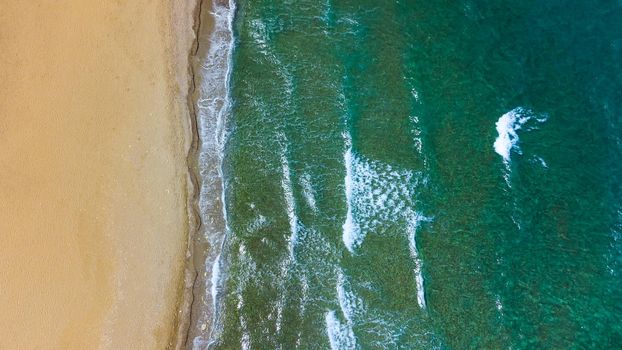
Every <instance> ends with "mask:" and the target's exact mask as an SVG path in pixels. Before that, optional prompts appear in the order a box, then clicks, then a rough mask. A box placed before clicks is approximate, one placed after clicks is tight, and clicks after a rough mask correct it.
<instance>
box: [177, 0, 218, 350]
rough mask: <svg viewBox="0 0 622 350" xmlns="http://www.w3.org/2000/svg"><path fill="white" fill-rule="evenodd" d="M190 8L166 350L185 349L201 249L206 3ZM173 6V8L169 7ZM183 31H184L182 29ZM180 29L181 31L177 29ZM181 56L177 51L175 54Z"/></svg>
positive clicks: (196, 0)
mask: <svg viewBox="0 0 622 350" xmlns="http://www.w3.org/2000/svg"><path fill="white" fill-rule="evenodd" d="M187 6H189V7H191V8H192V13H191V14H188V13H185V14H182V15H186V16H191V17H190V18H192V27H191V30H192V34H191V35H183V34H181V33H178V34H179V35H178V36H179V37H180V38H187V39H191V40H189V42H187V43H186V45H185V47H184V49H185V52H186V57H185V59H184V61H182V62H183V64H180V68H182V67H184V68H185V71H183V72H182V71H180V72H178V73H177V75H176V76H177V77H178V78H179V79H181V80H182V81H180V84H179V87H180V91H179V93H180V97H181V98H185V101H184V103H180V105H183V108H184V109H185V110H184V115H185V116H186V118H185V131H186V145H185V147H186V148H185V149H186V151H187V153H186V163H187V166H188V174H187V182H186V184H187V198H186V208H187V210H186V211H187V214H188V227H187V228H186V232H187V249H186V259H185V267H184V273H183V275H182V280H181V281H180V283H179V286H180V287H179V298H178V305H177V310H178V312H177V317H176V319H175V329H174V331H175V333H174V334H172V336H171V341H170V343H169V348H172V349H176V350H177V349H185V348H187V347H188V337H189V330H190V324H191V320H192V311H193V304H194V299H195V297H194V292H193V290H194V287H195V285H196V282H197V280H198V278H199V270H198V268H197V266H200V264H198V262H199V261H200V260H198V258H200V256H201V255H202V254H203V253H202V252H203V250H202V249H200V247H199V242H197V236H198V233H199V231H200V229H201V219H200V214H199V209H198V201H199V193H200V192H199V190H200V187H199V180H198V178H199V170H198V158H197V157H198V156H197V154H198V151H199V132H198V129H197V112H196V107H195V105H196V89H197V77H196V73H195V66H196V61H197V57H198V56H197V55H198V52H199V48H200V43H199V34H200V30H201V28H202V27H204V26H202V25H201V24H202V23H201V22H202V15H204V12H203V11H206V12H208V11H209V8H206V7H208V6H209V1H206V0H194V1H191V2H189V3H188V4H187ZM174 7H175V6H174V5H173V8H174ZM173 16H176V17H178V16H179V14H175V13H173ZM185 29H186V30H187V29H188V28H185ZM180 30H183V28H180ZM178 52H179V53H180V54H181V50H180V51H178Z"/></svg>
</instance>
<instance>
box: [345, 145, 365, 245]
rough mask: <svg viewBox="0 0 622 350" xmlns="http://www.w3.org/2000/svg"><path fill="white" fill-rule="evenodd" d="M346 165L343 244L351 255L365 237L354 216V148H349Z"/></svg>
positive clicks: (346, 153)
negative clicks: (345, 207)
mask: <svg viewBox="0 0 622 350" xmlns="http://www.w3.org/2000/svg"><path fill="white" fill-rule="evenodd" d="M343 158H344V164H345V166H346V177H345V179H344V182H345V192H346V206H347V209H346V221H345V222H344V224H343V237H342V238H343V243H344V244H345V246H346V248H347V249H348V250H349V251H350V253H353V252H354V248H355V247H356V246H358V245H359V244H361V242H362V241H363V237H362V236H361V230H360V229H359V227H358V225H357V224H356V222H355V221H354V215H353V214H352V192H353V180H352V146H349V147H348V149H347V150H346V152H345V154H344V156H343Z"/></svg>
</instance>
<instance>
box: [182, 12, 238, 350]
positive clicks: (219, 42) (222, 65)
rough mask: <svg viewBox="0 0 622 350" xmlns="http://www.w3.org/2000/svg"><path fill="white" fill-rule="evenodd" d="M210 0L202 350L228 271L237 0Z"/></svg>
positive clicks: (214, 334) (202, 138)
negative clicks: (227, 153) (227, 168)
mask: <svg viewBox="0 0 622 350" xmlns="http://www.w3.org/2000/svg"><path fill="white" fill-rule="evenodd" d="M211 1H212V6H211V9H212V13H211V15H212V16H213V19H214V29H213V31H212V32H211V33H210V38H209V51H208V52H207V55H206V57H205V59H204V62H202V64H201V69H200V75H201V78H202V79H201V81H200V82H201V83H200V86H199V95H198V98H197V105H196V107H197V111H198V113H197V128H198V134H199V142H200V145H199V157H198V158H199V159H198V166H199V176H200V181H201V183H200V196H199V211H200V217H201V223H202V230H201V232H200V234H202V235H203V236H204V238H205V240H206V241H207V242H208V249H209V251H208V252H207V254H206V261H205V266H204V267H205V273H206V274H207V273H210V274H211V276H210V277H211V278H206V279H205V286H204V288H203V289H202V294H199V295H195V300H197V299H199V300H201V301H202V304H201V305H200V308H199V311H200V312H199V315H198V321H197V325H200V327H199V329H200V332H199V335H198V336H196V337H195V338H194V339H193V342H192V344H193V348H194V349H204V348H206V347H209V346H210V345H211V344H213V343H215V342H216V341H217V340H218V337H219V335H220V333H221V330H222V324H221V322H219V319H220V314H221V313H222V311H221V310H220V309H221V308H222V307H221V306H220V303H219V299H220V298H219V295H220V294H221V293H220V292H219V290H220V289H221V288H222V280H223V274H224V273H225V272H226V263H225V261H223V260H226V259H224V258H225V257H224V255H223V254H222V253H223V250H224V245H225V243H226V237H227V233H228V232H229V226H228V223H227V209H226V205H225V203H226V202H225V181H224V178H223V170H222V164H223V157H224V155H223V153H224V152H223V151H224V145H225V142H226V140H227V132H226V124H227V118H228V115H229V114H230V109H231V95H230V77H231V66H232V53H233V45H234V36H233V17H234V13H235V3H234V1H233V0H229V1H228V2H224V1H219V0H211ZM195 293H197V292H196V291H195ZM199 293H201V291H199Z"/></svg>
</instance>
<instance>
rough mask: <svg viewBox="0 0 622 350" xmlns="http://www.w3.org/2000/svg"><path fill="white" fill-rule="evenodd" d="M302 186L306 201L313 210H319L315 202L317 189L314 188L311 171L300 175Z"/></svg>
mask: <svg viewBox="0 0 622 350" xmlns="http://www.w3.org/2000/svg"><path fill="white" fill-rule="evenodd" d="M300 186H301V187H302V194H303V196H304V199H305V202H307V205H308V206H309V208H311V210H313V211H314V212H317V204H316V202H315V191H314V190H313V186H311V176H310V175H309V173H304V174H303V175H302V176H301V177H300Z"/></svg>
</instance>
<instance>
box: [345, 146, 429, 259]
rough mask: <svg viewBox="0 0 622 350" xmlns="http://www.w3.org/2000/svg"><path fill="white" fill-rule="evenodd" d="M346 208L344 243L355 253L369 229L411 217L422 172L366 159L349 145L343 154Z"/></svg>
mask: <svg viewBox="0 0 622 350" xmlns="http://www.w3.org/2000/svg"><path fill="white" fill-rule="evenodd" d="M344 163H345V168H346V176H345V179H344V182H345V195H346V204H347V212H346V219H345V222H344V224H343V243H344V245H345V246H346V248H347V249H348V250H349V251H350V252H351V253H354V251H355V250H356V248H357V247H359V246H360V245H361V244H362V243H363V240H364V239H365V236H366V235H367V233H368V232H372V231H375V230H380V229H382V228H383V227H385V226H386V225H387V224H388V223H394V222H395V221H396V220H400V219H408V213H409V212H410V211H412V208H414V206H415V203H414V198H415V188H416V187H417V186H418V184H419V182H420V180H421V179H422V178H423V176H422V173H420V172H414V171H410V170H404V169H398V168H396V167H393V166H391V165H390V164H385V163H383V162H379V161H375V160H370V159H367V158H366V157H363V156H361V155H357V154H355V153H354V151H353V149H352V146H348V148H347V149H346V152H345V154H344Z"/></svg>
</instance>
